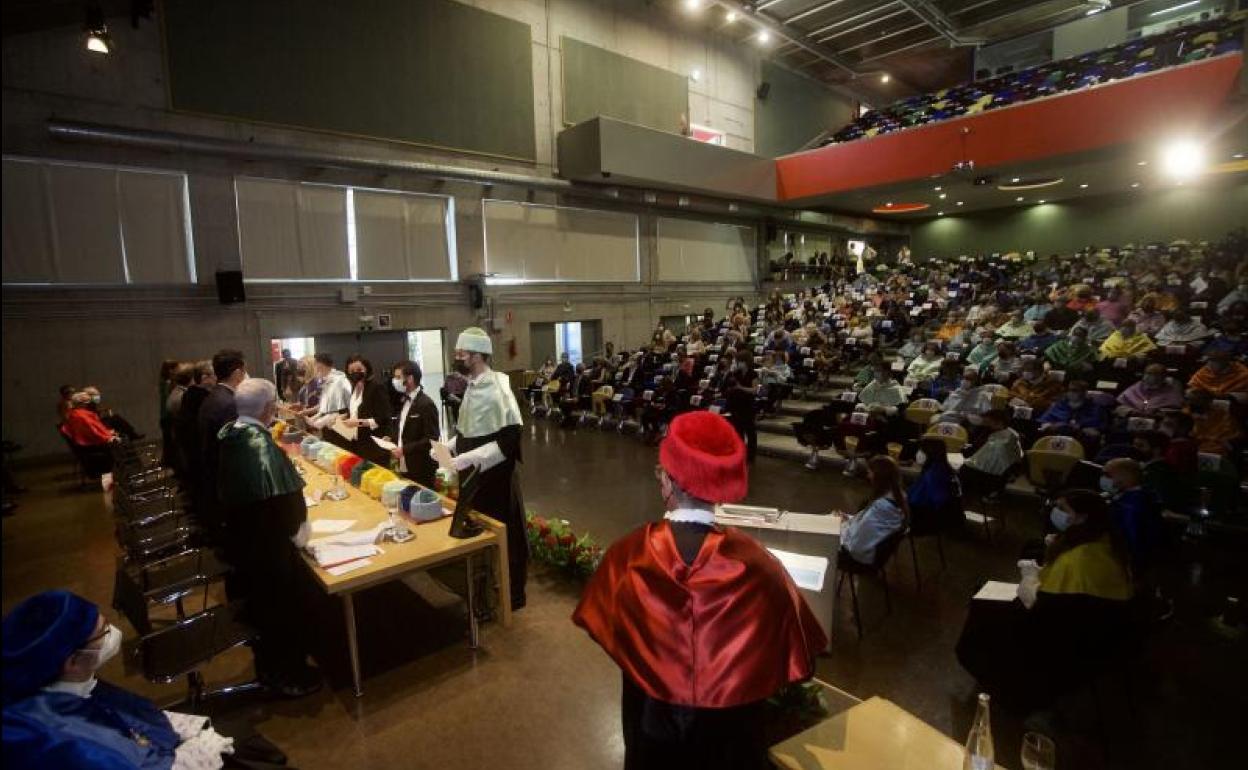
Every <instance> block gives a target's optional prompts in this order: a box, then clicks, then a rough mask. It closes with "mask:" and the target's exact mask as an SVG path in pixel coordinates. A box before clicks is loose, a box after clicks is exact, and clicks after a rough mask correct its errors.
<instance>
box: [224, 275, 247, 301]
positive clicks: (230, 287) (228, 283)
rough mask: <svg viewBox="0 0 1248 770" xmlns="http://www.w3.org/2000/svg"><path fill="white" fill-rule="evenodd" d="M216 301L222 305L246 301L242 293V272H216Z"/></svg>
mask: <svg viewBox="0 0 1248 770" xmlns="http://www.w3.org/2000/svg"><path fill="white" fill-rule="evenodd" d="M217 299H218V300H220V302H221V304H222V305H233V304H234V303H235V302H246V301H247V295H246V294H245V293H244V292H243V271H242V270H218V271H217Z"/></svg>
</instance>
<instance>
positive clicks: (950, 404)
mask: <svg viewBox="0 0 1248 770" xmlns="http://www.w3.org/2000/svg"><path fill="white" fill-rule="evenodd" d="M991 408H992V392H991V391H989V390H988V389H987V388H982V387H980V385H979V372H977V371H975V370H974V369H971V368H968V369H966V370H965V371H964V372H962V383H961V384H960V385H959V386H958V389H957V390H955V391H953V392H952V393H950V394H949V396H948V397H947V398H946V399H945V401H944V403H943V404H941V409H942V412H941V414H940V418H941V420H946V419H947V420H948V421H951V422H963V421H965V420H969V419H970V418H975V419H976V420H978V419H979V417H980V416H981V415H982V414H983V413H984V412H986V411H988V410H989V409H991Z"/></svg>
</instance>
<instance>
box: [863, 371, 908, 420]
mask: <svg viewBox="0 0 1248 770" xmlns="http://www.w3.org/2000/svg"><path fill="white" fill-rule="evenodd" d="M858 403H860V404H865V405H866V406H867V408H868V409H870V408H872V407H882V408H883V410H884V414H886V415H888V416H890V417H891V416H893V415H895V414H897V407H899V406H900V405H902V404H904V403H906V391H905V389H904V388H903V387H902V386H901V383H899V382H897V380H895V379H893V373H892V371H891V370H890V369H889V368H888V365H887V364H884V363H880V364H878V365H877V366H876V367H875V370H874V372H873V375H872V378H871V382H869V383H867V385H866V387H864V388H863V389H862V390H860V391H859V392H858Z"/></svg>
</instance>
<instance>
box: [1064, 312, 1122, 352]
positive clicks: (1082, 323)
mask: <svg viewBox="0 0 1248 770" xmlns="http://www.w3.org/2000/svg"><path fill="white" fill-rule="evenodd" d="M1075 329H1083V330H1084V331H1085V332H1087V334H1086V335H1085V336H1086V337H1087V339H1088V344H1090V345H1093V346H1094V347H1097V348H1099V347H1100V346H1101V345H1103V344H1104V343H1105V340H1107V339H1109V335H1111V334H1113V333H1114V325H1113V324H1111V323H1110V322H1109V321H1106V320H1105V319H1104V318H1101V314H1100V313H1098V312H1096V311H1095V310H1087V311H1085V312H1084V314H1083V317H1082V318H1080V319H1079V320H1078V321H1076V322H1075V325H1074V326H1072V327H1071V329H1070V330H1071V331H1072V332H1073V331H1074V330H1075Z"/></svg>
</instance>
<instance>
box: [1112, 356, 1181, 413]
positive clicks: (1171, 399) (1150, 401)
mask: <svg viewBox="0 0 1248 770" xmlns="http://www.w3.org/2000/svg"><path fill="white" fill-rule="evenodd" d="M1118 404H1119V406H1118V409H1117V411H1118V412H1119V413H1120V414H1122V415H1123V416H1129V415H1135V416H1140V417H1154V416H1156V415H1157V414H1158V413H1160V412H1162V411H1164V410H1170V409H1179V408H1181V407H1182V406H1183V386H1182V385H1180V384H1179V383H1178V382H1176V381H1175V380H1174V379H1172V378H1170V377H1167V376H1166V367H1164V366H1162V365H1161V364H1149V365H1148V366H1146V367H1145V368H1144V376H1143V377H1142V378H1140V381H1139V382H1137V383H1135V384H1134V385H1131V386H1130V387H1128V388H1127V389H1126V390H1124V391H1123V392H1122V393H1120V394H1119V395H1118Z"/></svg>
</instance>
